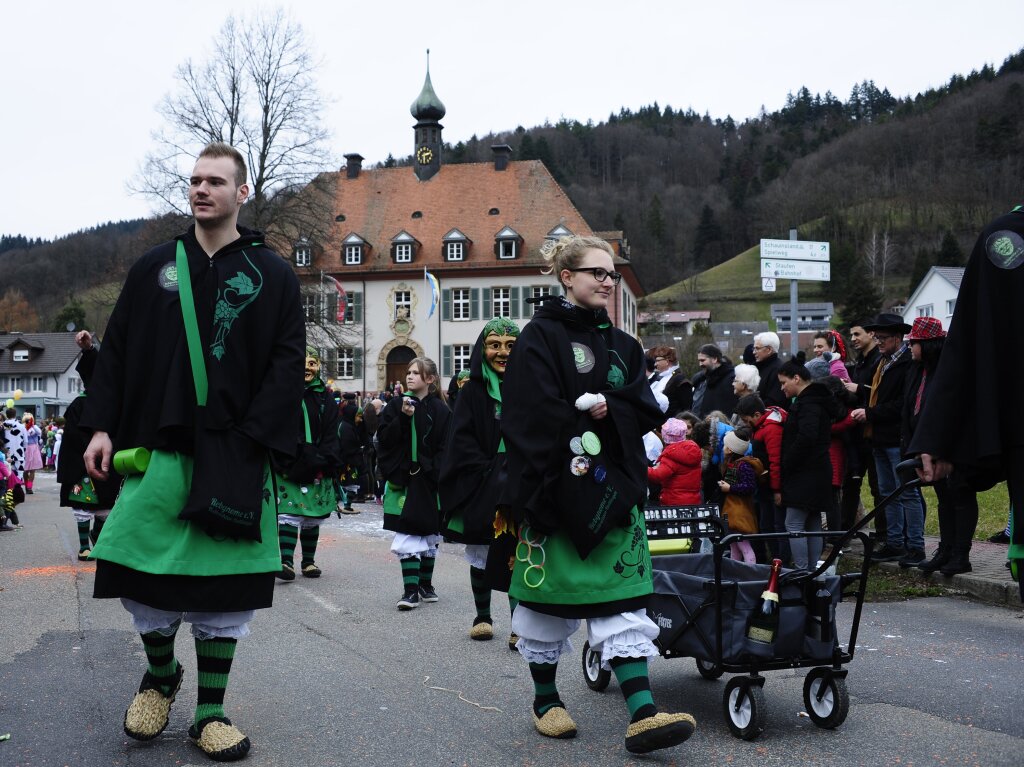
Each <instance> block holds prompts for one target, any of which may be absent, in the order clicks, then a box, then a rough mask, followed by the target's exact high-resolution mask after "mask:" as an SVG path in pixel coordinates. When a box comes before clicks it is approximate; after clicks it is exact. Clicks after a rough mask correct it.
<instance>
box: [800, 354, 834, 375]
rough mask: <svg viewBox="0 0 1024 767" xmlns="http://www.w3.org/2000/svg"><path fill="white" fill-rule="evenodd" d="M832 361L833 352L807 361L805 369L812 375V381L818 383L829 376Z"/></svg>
mask: <svg viewBox="0 0 1024 767" xmlns="http://www.w3.org/2000/svg"><path fill="white" fill-rule="evenodd" d="M831 360H832V354H831V352H825V353H824V354H822V355H821V356H820V357H815V358H814V359H812V360H807V362H805V363H804V367H805V368H807V372H808V373H810V374H811V380H812V381H818V380H820V379H822V378H824V377H825V376H827V375H828V374H829V369H830V365H829V363H830V362H831Z"/></svg>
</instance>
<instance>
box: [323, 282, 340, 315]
mask: <svg viewBox="0 0 1024 767" xmlns="http://www.w3.org/2000/svg"><path fill="white" fill-rule="evenodd" d="M337 319H338V293H337V291H335V290H332V291H331V292H329V293H327V294H326V295H324V316H323V321H324V322H335V321H336V320H337Z"/></svg>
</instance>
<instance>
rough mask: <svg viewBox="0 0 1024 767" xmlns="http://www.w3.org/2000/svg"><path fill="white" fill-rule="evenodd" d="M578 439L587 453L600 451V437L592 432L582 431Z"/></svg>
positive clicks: (591, 453)
mask: <svg viewBox="0 0 1024 767" xmlns="http://www.w3.org/2000/svg"><path fill="white" fill-rule="evenodd" d="M580 440H581V441H582V442H583V449H584V450H586V451H587V453H588V454H589V455H597V454H598V453H600V452H601V438H600V437H598V436H597V435H596V434H594V432H592V431H587V432H584V433H583V436H582V437H581V438H580Z"/></svg>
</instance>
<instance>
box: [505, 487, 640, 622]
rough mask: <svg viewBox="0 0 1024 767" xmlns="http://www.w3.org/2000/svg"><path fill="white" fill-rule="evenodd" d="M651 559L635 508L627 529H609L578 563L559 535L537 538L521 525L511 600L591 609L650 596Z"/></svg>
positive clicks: (570, 546) (566, 540) (567, 542)
mask: <svg viewBox="0 0 1024 767" xmlns="http://www.w3.org/2000/svg"><path fill="white" fill-rule="evenodd" d="M653 590H654V589H653V587H652V585H651V555H650V552H649V551H648V549H647V531H646V528H645V526H644V521H643V516H642V515H641V514H640V512H639V511H638V510H637V509H636V507H634V508H633V510H632V511H631V512H630V525H629V527H616V528H614V529H612V530H611V531H610V532H609V533H608V535H607V536H605V539H604V540H603V541H601V543H600V544H599V545H598V546H597V548H596V549H594V550H593V551H592V552H590V556H588V557H587V558H586V559H580V555H579V553H577V551H576V547H575V546H573V544H572V541H570V540H569V536H568V535H566V534H565V533H563V532H561V531H556V532H554V533H552V534H551V535H547V536H544V535H540V534H538V533H536V532H534V531H533V530H531V529H530V526H529V525H521V526H520V529H519V544H518V545H517V546H516V554H515V564H514V565H513V568H512V585H511V586H510V587H509V591H508V593H509V596H512V597H515V598H516V599H518V600H520V601H523V602H538V603H541V604H550V605H589V604H601V603H604V602H616V601H619V600H624V599H632V598H635V597H642V596H645V595H647V594H650V593H652V592H653Z"/></svg>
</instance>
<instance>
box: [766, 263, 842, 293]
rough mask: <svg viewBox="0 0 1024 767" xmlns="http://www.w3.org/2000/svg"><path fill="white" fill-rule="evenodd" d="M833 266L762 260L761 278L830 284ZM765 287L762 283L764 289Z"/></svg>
mask: <svg viewBox="0 0 1024 767" xmlns="http://www.w3.org/2000/svg"><path fill="white" fill-rule="evenodd" d="M830 267H831V265H830V264H829V263H828V262H825V263H822V262H820V261H791V260H789V259H785V260H779V259H769V258H762V259H761V278H762V280H763V279H764V278H765V277H774V278H776V279H783V280H812V281H814V282H829V280H831V276H830V275H831V271H830ZM763 288H764V285H763V283H762V289H763Z"/></svg>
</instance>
